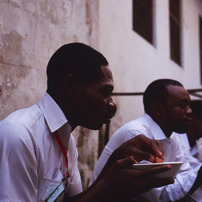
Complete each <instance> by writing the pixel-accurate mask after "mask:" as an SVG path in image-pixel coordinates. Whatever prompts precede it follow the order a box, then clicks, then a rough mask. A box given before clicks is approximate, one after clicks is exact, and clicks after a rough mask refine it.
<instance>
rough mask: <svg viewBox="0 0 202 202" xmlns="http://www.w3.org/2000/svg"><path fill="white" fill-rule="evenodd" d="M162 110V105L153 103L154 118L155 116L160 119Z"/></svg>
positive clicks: (152, 112)
mask: <svg viewBox="0 0 202 202" xmlns="http://www.w3.org/2000/svg"><path fill="white" fill-rule="evenodd" d="M161 110H162V105H161V104H160V103H159V102H157V101H154V102H153V103H152V106H151V114H152V116H154V117H156V118H158V117H160V115H161Z"/></svg>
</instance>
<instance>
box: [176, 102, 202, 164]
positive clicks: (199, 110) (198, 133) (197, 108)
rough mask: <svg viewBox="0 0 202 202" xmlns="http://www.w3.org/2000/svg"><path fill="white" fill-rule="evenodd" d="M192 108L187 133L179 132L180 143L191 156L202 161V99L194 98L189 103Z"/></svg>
mask: <svg viewBox="0 0 202 202" xmlns="http://www.w3.org/2000/svg"><path fill="white" fill-rule="evenodd" d="M190 108H191V110H192V124H191V125H190V126H189V128H188V130H187V133H185V134H179V138H180V140H181V141H182V143H183V144H182V145H183V146H184V147H185V148H186V149H188V150H190V152H191V154H192V156H194V157H195V158H197V159H198V160H199V161H200V162H202V148H201V147H202V145H201V140H202V100H194V101H192V102H191V104H190Z"/></svg>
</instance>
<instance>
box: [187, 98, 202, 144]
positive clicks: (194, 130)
mask: <svg viewBox="0 0 202 202" xmlns="http://www.w3.org/2000/svg"><path fill="white" fill-rule="evenodd" d="M190 108H191V110H192V123H191V125H190V127H189V128H188V132H187V135H188V138H189V141H190V144H191V146H193V145H194V144H195V142H196V140H198V139H199V138H201V137H202V100H193V101H191V104H190Z"/></svg>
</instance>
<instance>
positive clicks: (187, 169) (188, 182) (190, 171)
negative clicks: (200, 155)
mask: <svg viewBox="0 0 202 202" xmlns="http://www.w3.org/2000/svg"><path fill="white" fill-rule="evenodd" d="M173 141H174V143H173V144H174V145H175V146H176V157H175V161H176V162H178V161H181V162H183V164H182V166H181V167H180V169H179V170H178V172H177V174H176V176H175V183H174V184H170V185H167V186H164V187H160V188H157V189H156V190H157V194H158V193H159V199H160V201H176V200H179V199H181V198H183V197H184V196H185V195H186V194H187V193H188V192H189V190H190V189H191V187H192V186H193V184H194V182H195V180H196V177H197V174H198V170H199V168H200V164H197V165H196V166H195V167H194V168H193V167H192V166H191V165H190V162H189V161H187V158H188V156H186V157H185V155H189V156H190V154H188V153H187V154H185V153H184V150H183V148H182V146H181V144H180V141H179V139H178V137H177V136H176V135H175V136H174V138H173ZM189 159H192V158H191V156H190V158H189Z"/></svg>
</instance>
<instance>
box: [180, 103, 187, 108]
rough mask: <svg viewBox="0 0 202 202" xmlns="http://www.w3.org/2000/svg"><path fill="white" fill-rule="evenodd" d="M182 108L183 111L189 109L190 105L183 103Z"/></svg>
mask: <svg viewBox="0 0 202 202" xmlns="http://www.w3.org/2000/svg"><path fill="white" fill-rule="evenodd" d="M180 107H181V108H183V109H186V108H187V107H188V104H186V103H182V104H180Z"/></svg>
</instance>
